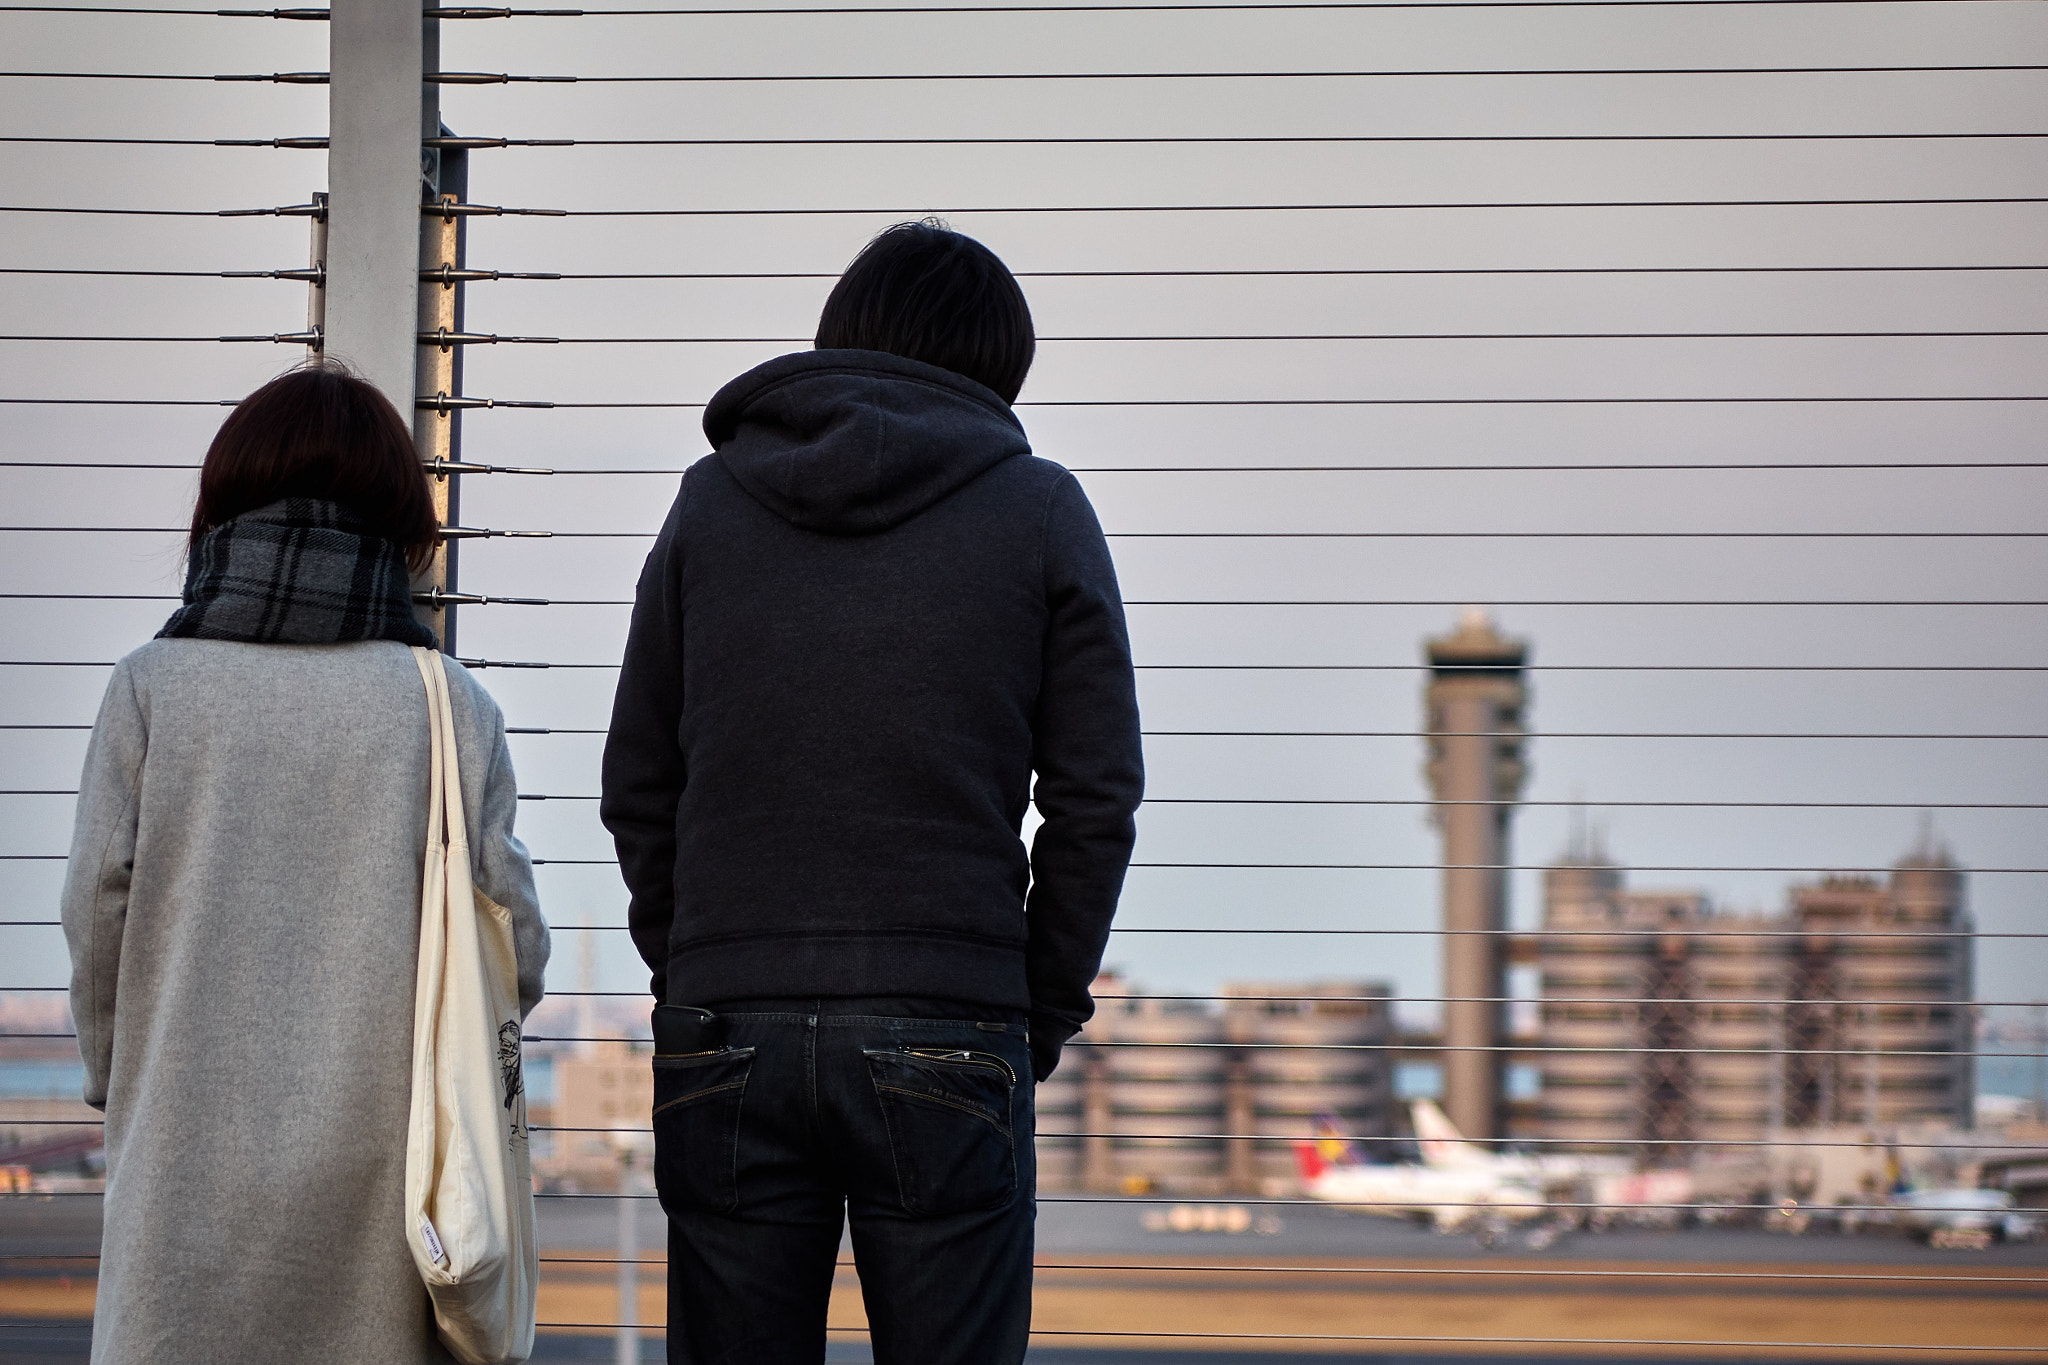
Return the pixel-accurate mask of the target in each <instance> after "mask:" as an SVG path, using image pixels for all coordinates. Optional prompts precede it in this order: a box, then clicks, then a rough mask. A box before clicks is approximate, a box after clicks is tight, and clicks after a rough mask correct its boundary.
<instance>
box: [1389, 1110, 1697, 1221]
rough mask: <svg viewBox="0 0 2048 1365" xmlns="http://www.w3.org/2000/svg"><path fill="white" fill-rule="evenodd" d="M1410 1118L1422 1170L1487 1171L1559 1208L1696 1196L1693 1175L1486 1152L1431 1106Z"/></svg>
mask: <svg viewBox="0 0 2048 1365" xmlns="http://www.w3.org/2000/svg"><path fill="white" fill-rule="evenodd" d="M1410 1113H1411V1115H1412V1117H1413V1119H1414V1123H1415V1136H1416V1139H1417V1145H1418V1146H1419V1147H1420V1148H1421V1149H1422V1161H1423V1164H1424V1165H1426V1166H1436V1167H1441V1168H1444V1169H1458V1168H1476V1167H1484V1168H1489V1169H1492V1170H1494V1171H1497V1172H1499V1173H1500V1174H1502V1175H1504V1176H1515V1177H1518V1178H1520V1179H1523V1180H1526V1181H1528V1182H1529V1183H1531V1184H1533V1185H1535V1186H1537V1187H1538V1188H1539V1189H1542V1190H1544V1191H1546V1192H1547V1193H1549V1194H1550V1195H1551V1196H1552V1197H1554V1198H1557V1199H1559V1200H1560V1201H1562V1202H1568V1203H1575V1204H1596V1205H1599V1206H1600V1207H1602V1208H1618V1209H1627V1208H1635V1209H1643V1208H1647V1207H1666V1206H1670V1205H1674V1204H1684V1203H1688V1202H1690V1201H1691V1199H1692V1197H1693V1194H1694V1192H1695V1187H1694V1181H1693V1177H1692V1172H1690V1171H1685V1170H1650V1171H1639V1170H1636V1169H1635V1166H1634V1163H1632V1162H1631V1161H1630V1160H1629V1159H1628V1158H1627V1157H1624V1156H1581V1155H1574V1154H1566V1153H1557V1154H1543V1153H1534V1154H1531V1153H1522V1152H1490V1151H1487V1150H1486V1149H1485V1148H1484V1147H1480V1146H1478V1145H1477V1144H1475V1143H1472V1142H1468V1141H1466V1140H1465V1136H1464V1134H1462V1133H1460V1132H1459V1131H1458V1129H1457V1127H1456V1126H1455V1125H1454V1124H1452V1122H1451V1121H1450V1119H1448V1118H1446V1117H1445V1116H1444V1111H1443V1110H1441V1109H1439V1108H1437V1106H1436V1102H1435V1101H1434V1100H1416V1101H1415V1102H1414V1103H1413V1104H1412V1105H1411V1106H1410Z"/></svg>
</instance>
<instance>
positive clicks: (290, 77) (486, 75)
mask: <svg viewBox="0 0 2048 1365" xmlns="http://www.w3.org/2000/svg"><path fill="white" fill-rule="evenodd" d="M2032 71H2048V64H2042V63H2038V62H2034V63H2026V62H1949V63H1938V64H1929V65H1896V66H1641V67H1491V68H1454V69H1413V68H1402V67H1386V68H1378V69H1373V70H1355V71H1331V70H1304V71H906V72H884V71H876V72H852V71H830V72H778V73H759V74H741V73H733V72H720V73H701V74H694V75H683V74H675V73H671V74H663V75H646V76H540V75H521V74H517V73H511V72H502V71H431V72H427V73H425V74H424V75H423V76H422V78H421V79H422V80H424V81H425V82H426V83H427V84H429V85H506V84H548V85H762V84H807V83H815V82H829V83H834V84H848V83H854V84H865V83H887V82H899V81H900V82H914V83H920V84H929V83H933V82H945V81H975V82H980V81H993V82H1002V81H1246V80H1253V81H1257V80H1282V81H1299V80H1399V79H1410V78H1459V79H1464V78H1474V79H1479V78H1484V79H1498V78H1505V77H1517V76H1546V77H1556V76H1569V77H1575V78H1576V77H1588V76H1881V75H1939V74H1969V75H1984V74H1989V73H1993V72H2032ZM0 80H70V81H229V82H241V83H275V84H282V85H325V84H327V73H326V72H325V71H276V72H270V73H267V74H266V73H263V72H248V73H230V74H224V75H207V74H201V73H194V72H154V71H150V72H141V71H0Z"/></svg>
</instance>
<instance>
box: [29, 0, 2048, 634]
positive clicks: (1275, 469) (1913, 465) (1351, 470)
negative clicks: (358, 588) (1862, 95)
mask: <svg viewBox="0 0 2048 1365" xmlns="http://www.w3.org/2000/svg"><path fill="white" fill-rule="evenodd" d="M1844 2H1845V3H1847V2H1848V0H1844ZM0 401H8V402H36V401H42V400H36V399H8V400H0ZM66 401H70V400H66ZM78 401H86V400H78ZM91 401H94V402H100V401H108V402H121V401H126V400H120V399H108V400H100V399H94V400H91ZM137 401H149V402H154V401H158V400H154V399H151V400H137ZM166 401H180V402H187V401H189V402H193V403H205V404H212V401H213V400H210V399H189V400H166ZM238 401H239V400H237V399H232V398H225V399H221V400H220V401H219V404H218V406H221V407H234V406H236V405H237V403H238ZM1771 401H1777V400H1771ZM553 406H555V407H557V408H564V407H577V406H591V407H605V406H611V405H609V404H588V405H580V404H573V403H556V404H554V405H553ZM618 406H622V407H624V406H633V407H642V406H644V407H690V408H701V407H703V406H704V405H703V404H702V403H662V404H619V405H618ZM1017 406H1019V407H1028V406H1030V405H1029V404H1025V403H1020V404H1017ZM486 467H487V468H488V467H489V466H486ZM198 468H199V466H198V465H197V464H169V463H161V462H142V461H119V460H0V469H113V470H122V469H179V470H197V469H198ZM1831 469H1839V470H1852V471H1859V472H1870V471H1876V470H1887V469H1912V470H1930V469H2048V461H2044V460H1887V461H1881V462H1877V463H1843V462H1839V461H1806V460H1771V461H1729V462H1724V463H1705V462H1682V463H1669V464H1512V465H1511V464H1303V465H1069V466H1068V467H1067V471H1068V472H1069V473H1072V474H1517V473H1526V474H1555V473H1589V474H1604V473H1634V474H1641V473H1650V474H1656V473H1699V472H1714V471H1720V470H1729V471H1735V472H1757V471H1773V472H1775V471H1781V470H1798V471H1805V470H1831ZM529 472H533V473H542V474H558V475H565V476H566V475H573V474H639V475H650V476H656V477H662V478H677V477H680V476H681V475H682V474H684V473H685V472H687V471H685V470H683V469H681V468H671V469H551V470H534V471H529ZM1333 600H1334V599H1333ZM1446 600H1448V599H1446ZM1410 605H1415V606H1428V605H1430V603H1427V602H1419V601H1418V602H1413V603H1410ZM1494 605H1496V606H1511V605H1515V604H1513V603H1510V602H1507V601H1505V600H1503V601H1499V602H1496V603H1495V604H1494ZM1528 605H1532V606H1534V605H1558V606H1565V605H1571V604H1569V603H1565V602H1557V603H1555V604H1551V603H1541V604H1539V603H1535V602H1531V603H1529V604H1528ZM1608 605H1616V606H1620V605H1630V604H1628V603H1622V602H1615V603H1610V604H1608ZM1643 605H1657V606H1666V605H1683V603H1681V602H1679V601H1676V600H1674V601H1672V602H1668V603H1667V602H1658V603H1654V604H1653V603H1650V602H1648V601H1645V602H1644V603H1643ZM1698 605H1708V604H1707V603H1705V602H1700V603H1698ZM1785 605H1794V603H1793V602H1792V601H1790V600H1787V601H1786V602H1785Z"/></svg>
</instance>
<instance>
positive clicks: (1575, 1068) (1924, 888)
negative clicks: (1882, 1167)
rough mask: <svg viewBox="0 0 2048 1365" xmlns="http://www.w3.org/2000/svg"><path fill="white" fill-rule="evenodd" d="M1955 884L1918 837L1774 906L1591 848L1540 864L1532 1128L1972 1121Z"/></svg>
mask: <svg viewBox="0 0 2048 1365" xmlns="http://www.w3.org/2000/svg"><path fill="white" fill-rule="evenodd" d="M1970 928H1971V925H1970V918H1969V913H1968V910H1967V908H1966V906H1965V903H1964V879H1963V873H1962V872H1961V870H1960V869H1958V868H1957V867H1955V866H1954V864H1953V863H1952V861H1951V860H1950V858H1949V856H1948V854H1947V853H1946V852H1945V851H1942V850H1940V849H1936V848H1933V847H1931V846H1929V847H1923V848H1921V849H1920V850H1917V851H1916V852H1914V853H1913V854H1911V855H1909V856H1907V857H1906V858H1904V859H1902V860H1901V861H1900V862H1899V863H1898V864H1896V865H1895V866H1894V867H1893V868H1892V870H1891V873H1890V875H1889V876H1888V877H1887V878H1885V879H1883V880H1882V881H1880V880H1878V879H1876V878H1870V877H1847V876H1832V877H1828V878H1825V879H1823V880H1822V881H1820V882H1818V883H1815V884H1812V885H1807V886H1799V887H1795V888H1793V890H1792V894H1791V899H1790V904H1789V905H1788V906H1787V908H1786V909H1785V910H1784V912H1782V913H1781V914H1778V915H1731V914H1719V913H1716V912H1715V911H1714V909H1713V908H1712V906H1711V905H1710V904H1709V903H1708V901H1707V899H1706V897H1705V896H1704V895H1702V894H1701V893H1699V892H1692V891H1685V892H1664V891H1629V890H1627V889H1626V888H1625V886H1624V874H1623V869H1622V868H1621V867H1619V866H1617V865H1616V864H1614V863H1613V862H1611V861H1610V860H1609V859H1608V858H1607V856H1606V854H1605V852H1604V850H1602V849H1601V848H1600V847H1599V846H1598V845H1597V843H1591V842H1582V843H1580V844H1578V845H1576V846H1575V847H1574V848H1573V849H1571V850H1569V851H1568V852H1567V853H1566V855H1565V857H1564V858H1563V859H1562V860H1561V861H1560V863H1559V864H1558V865H1557V866H1555V867H1552V868H1550V869H1549V870H1548V871H1546V872H1545V874H1544V910H1543V930H1542V931H1541V932H1539V933H1538V934H1537V935H1535V936H1534V938H1535V956H1536V962H1537V966H1538V968H1539V969H1540V971H1541V973H1542V986H1541V1009H1540V1020H1541V1024H1540V1030H1539V1031H1540V1037H1539V1040H1538V1041H1539V1043H1540V1045H1541V1047H1542V1048H1543V1049H1544V1051H1542V1052H1541V1053H1539V1054H1538V1056H1539V1058H1540V1061H1541V1070H1542V1076H1543V1088H1542V1096H1541V1100H1540V1102H1539V1106H1538V1117H1537V1121H1536V1127H1535V1131H1534V1133H1533V1134H1532V1135H1533V1136H1538V1137H1544V1138H1551V1139H1563V1140H1568V1141H1585V1142H1589V1143H1591V1142H1600V1143H1618V1142H1630V1143H1644V1144H1647V1148H1646V1149H1645V1151H1646V1155H1647V1156H1648V1157H1650V1158H1651V1159H1663V1160H1679V1159H1681V1158H1682V1157H1683V1156H1684V1153H1683V1152H1682V1151H1680V1150H1678V1149H1677V1148H1675V1147H1674V1148H1672V1149H1668V1150H1664V1151H1659V1149H1658V1147H1657V1145H1656V1144H1658V1143H1664V1142H1668V1143H1673V1144H1677V1143H1690V1142H1699V1141H1707V1142H1713V1141H1727V1142H1754V1141H1761V1140H1769V1139H1772V1138H1774V1137H1776V1136H1778V1135H1780V1134H1782V1133H1783V1132H1784V1131H1785V1130H1787V1129H1802V1128H1812V1127H1821V1126H1828V1125H1834V1124H1871V1125H1875V1124H1886V1125H1891V1124H1899V1123H1916V1122H1929V1121H1942V1122H1947V1123H1950V1124H1954V1125H1957V1126H1967V1125H1968V1124H1969V1122H1970V1117H1971V1107H1972V1104H1971V1101H1972V1094H1973V1090H1974V1068H1973V1059H1972V1058H1971V1057H1970V1055H1969V1054H1970V1052H1971V1048H1972V1042H1971V1039H1972V1029H1971V1013H1970V1008H1969V1006H1970V1001H1971V999H1972V997H1973V994H1974V983H1973V980H1972V967H1971V940H1970V937H1969V934H1970Z"/></svg>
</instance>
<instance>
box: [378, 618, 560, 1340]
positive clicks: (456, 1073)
mask: <svg viewBox="0 0 2048 1365" xmlns="http://www.w3.org/2000/svg"><path fill="white" fill-rule="evenodd" d="M412 652H413V658H414V660H415V661H416V662H417V663H418V664H419V669H420V676H421V678H422V679H424V680H425V682H426V685H427V723H428V729H429V733H430V734H431V736H432V739H433V743H432V752H433V758H432V761H431V764H430V765H429V784H430V795H429V797H428V812H427V865H426V876H425V879H424V883H423V890H422V892H421V898H420V899H421V903H420V960H419V979H418V984H417V986H416V988H415V992H414V996H413V1034H412V1119H411V1125H410V1128H409V1130H408V1133H407V1139H406V1147H405V1214H406V1217H405V1226H406V1240H407V1242H408V1243H409V1244H410V1245H411V1247H412V1259H413V1264H414V1265H416V1266H418V1268H419V1272H420V1278H421V1279H423V1280H425V1281H426V1285H427V1293H428V1294H429V1296H430V1297H431V1298H432V1299H433V1303H434V1320H435V1324H436V1326H437V1328H438V1329H439V1331H440V1335H441V1340H442V1343H443V1344H444V1345H446V1346H447V1348H448V1350H449V1351H450V1352H451V1353H452V1354H453V1355H454V1356H455V1358H456V1359H457V1360H460V1361H462V1362H463V1363H464V1365H499V1362H511V1361H521V1360H525V1359H526V1358H527V1357H528V1356H529V1355H531V1354H532V1353H533V1317H534V1293H535V1290H536V1288H537V1286H538V1283H539V1280H540V1264H539V1259H538V1257H539V1251H538V1248H537V1245H536V1241H535V1237H534V1229H533V1176H532V1167H531V1164H530V1159H529V1152H528V1150H527V1133H526V1093H525V1087H524V1086H523V1085H522V1083H521V1080H520V1070H519V1034H520V1018H519V964H518V960H517V958H516V957H515V955H514V953H513V949H512V921H511V916H510V915H508V914H507V913H506V911H505V908H504V907H503V906H501V905H499V904H497V903H496V902H495V901H493V900H491V899H490V897H488V896H486V895H484V894H483V893H482V892H481V891H478V890H477V889H476V887H475V885H474V884H473V883H472V881H471V879H470V868H469V834H468V830H467V829H466V828H465V826H464V823H463V814H462V782H461V778H460V775H459V774H458V773H457V771H456V762H455V715H454V708H453V707H452V706H450V705H449V701H448V674H447V672H446V669H445V667H444V665H443V664H442V662H441V655H440V654H439V653H438V652H437V651H435V650H431V649H422V648H419V647H417V646H415V647H414V648H413V651H412Z"/></svg>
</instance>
